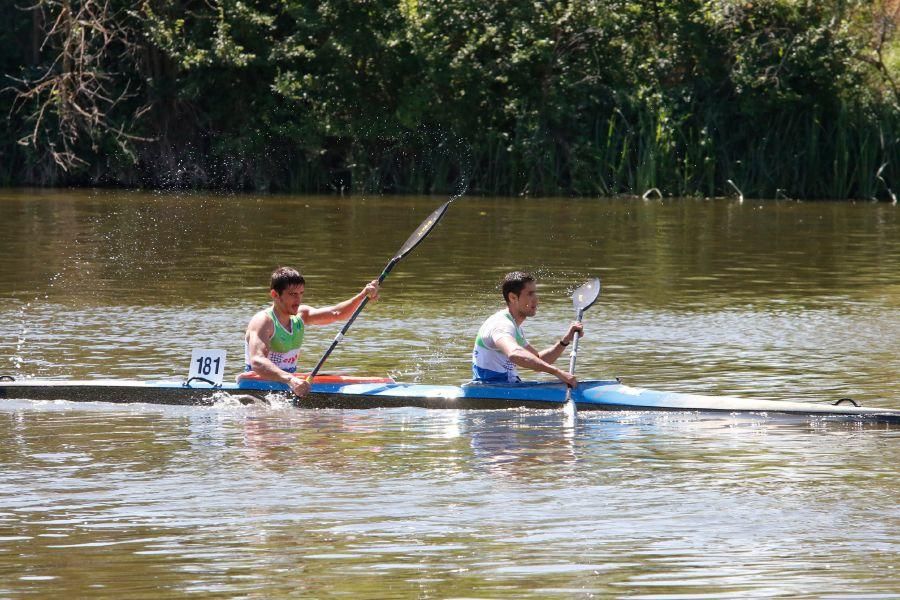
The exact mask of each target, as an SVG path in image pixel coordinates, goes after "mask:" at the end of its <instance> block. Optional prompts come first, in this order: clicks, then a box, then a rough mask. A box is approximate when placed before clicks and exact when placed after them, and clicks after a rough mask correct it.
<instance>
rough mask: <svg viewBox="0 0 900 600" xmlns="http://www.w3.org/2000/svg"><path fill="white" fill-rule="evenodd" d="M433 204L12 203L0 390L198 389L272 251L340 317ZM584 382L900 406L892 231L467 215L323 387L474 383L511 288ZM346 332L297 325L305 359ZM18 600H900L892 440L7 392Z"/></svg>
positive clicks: (806, 209)
mask: <svg viewBox="0 0 900 600" xmlns="http://www.w3.org/2000/svg"><path fill="white" fill-rule="evenodd" d="M443 200H444V199H442V198H367V199H360V198H357V199H347V198H344V199H341V198H319V197H248V196H209V195H156V194H122V193H119V192H115V193H113V192H72V191H57V192H44V191H13V192H5V193H3V195H0V222H2V223H3V232H4V234H3V235H2V236H0V361H2V364H3V366H2V368H0V373H9V374H12V375H15V376H17V377H29V376H42V377H48V376H49V377H60V378H90V377H134V378H140V379H167V378H173V379H178V378H182V377H183V376H184V374H185V373H186V370H187V366H188V365H187V363H188V360H189V357H190V350H191V349H192V348H200V347H214V348H222V349H225V350H226V351H227V352H228V357H229V365H230V367H229V375H233V374H234V373H236V372H237V370H239V368H240V362H241V355H242V345H241V333H242V331H243V328H244V326H245V325H246V321H247V319H248V318H249V316H250V315H251V314H252V313H253V312H254V311H255V310H257V309H258V308H259V307H261V306H263V305H264V304H265V301H266V294H265V292H266V290H265V287H266V279H267V276H268V273H269V271H271V268H272V267H273V266H275V265H278V264H292V265H297V266H299V267H301V268H302V269H303V271H304V273H305V274H306V276H307V280H308V285H307V301H308V302H309V303H311V304H313V305H324V304H329V303H332V302H335V301H338V300H340V299H343V298H344V297H346V296H349V295H350V294H352V293H354V292H355V291H357V290H358V289H359V288H361V287H362V285H363V283H364V282H365V281H367V280H369V279H371V278H374V277H375V276H377V275H378V273H379V272H380V271H381V269H382V268H383V267H384V265H385V264H386V262H387V261H388V259H389V258H390V257H391V256H392V254H393V252H395V251H396V250H397V249H398V248H399V246H400V245H401V244H402V243H403V241H404V240H405V239H406V238H407V237H408V235H409V234H410V233H411V232H412V231H413V230H414V229H415V227H416V225H418V224H419V222H420V221H421V220H422V218H424V217H425V216H426V215H427V214H428V213H429V212H430V211H431V210H433V209H434V208H435V207H437V206H438V205H439V204H440V203H441V202H442V201H443ZM514 268H529V269H532V270H534V271H535V272H536V273H537V274H538V275H539V276H540V277H541V287H540V291H541V306H540V310H539V314H538V316H537V317H536V318H535V319H533V320H529V321H528V322H527V323H526V326H525V328H526V332H527V333H528V335H529V338H530V339H531V340H532V342H533V343H534V344H535V345H536V346H544V345H548V344H549V343H551V342H552V341H553V340H554V339H555V338H556V337H557V336H558V335H559V334H560V333H561V332H562V330H563V328H564V326H565V324H566V323H567V321H568V320H570V319H571V318H572V306H571V301H570V300H569V298H568V292H569V290H571V289H572V288H574V287H575V286H577V285H578V284H580V283H581V282H583V281H584V280H585V279H586V278H587V277H589V276H593V275H599V276H600V277H601V278H602V280H603V294H602V296H601V299H600V301H599V302H598V303H597V304H596V305H595V306H594V307H593V308H591V309H590V311H589V312H588V314H587V316H586V318H585V321H586V327H587V328H588V335H587V337H586V338H585V339H584V341H583V345H582V347H581V349H580V352H579V359H578V373H579V374H581V375H582V376H584V377H606V376H613V375H619V376H622V377H623V378H624V379H625V380H626V381H627V382H629V383H633V384H635V385H644V386H647V387H654V388H660V389H678V390H683V391H701V392H706V393H729V394H737V395H745V396H748V397H759V398H772V399H777V400H787V399H802V400H823V399H834V398H838V397H842V396H852V397H854V398H856V399H858V400H861V401H862V402H863V403H864V404H867V405H870V406H889V407H900V383H898V373H900V343H898V340H900V219H898V213H897V209H896V207H891V206H885V205H871V204H860V205H851V204H835V203H821V204H799V203H774V202H764V203H761V202H749V201H748V202H745V203H744V204H737V203H735V202H733V201H698V200H677V201H665V202H662V203H660V202H649V203H646V202H642V201H633V200H615V201H612V200H555V199H543V200H495V199H482V198H463V199H461V200H459V201H457V202H455V203H454V205H453V206H452V207H451V209H450V211H449V212H448V213H447V216H446V217H445V219H444V220H443V221H442V223H441V224H440V225H439V227H438V228H437V229H436V230H435V231H434V232H433V234H432V236H431V237H429V238H428V240H426V242H425V243H424V244H423V245H422V246H420V247H419V248H417V249H416V251H415V252H414V253H413V254H412V255H410V256H409V257H407V258H406V259H404V261H403V262H402V263H401V264H400V265H398V267H397V268H396V269H395V271H394V272H393V273H392V274H391V275H390V277H389V278H388V280H387V282H386V284H385V286H384V292H383V299H382V301H381V302H379V303H378V304H377V305H374V306H371V307H370V308H367V309H366V312H365V313H364V315H363V316H362V317H361V318H360V319H359V321H358V322H357V323H356V324H355V325H354V327H353V329H352V330H351V333H350V335H349V336H348V338H347V339H346V340H345V341H344V342H343V343H342V344H341V346H339V348H338V350H337V351H336V352H335V354H334V355H333V356H332V358H331V359H330V360H329V363H328V369H329V370H331V371H339V372H347V373H357V374H382V373H389V374H391V375H393V376H395V377H396V378H398V379H402V380H406V381H420V382H428V383H458V382H461V381H464V380H466V379H467V377H468V356H469V353H470V351H471V344H472V339H473V337H474V334H475V331H476V330H477V328H478V325H479V324H480V322H481V320H483V318H484V317H486V316H487V315H488V314H489V313H490V312H491V311H493V310H494V309H495V308H496V307H498V306H499V294H498V291H497V281H498V279H499V278H500V276H502V274H503V273H504V272H505V271H508V270H511V269H514ZM336 331H337V328H336V327H322V328H311V329H310V331H309V333H308V335H307V340H308V343H307V351H306V354H305V358H304V362H305V366H307V367H309V366H311V365H312V364H314V363H315V360H316V359H317V358H318V355H319V354H320V353H321V352H322V351H323V350H324V349H325V347H326V346H327V344H328V343H329V342H330V340H331V338H332V337H333V336H334V333H335V332H336ZM0 440H2V444H0V597H4V598H5V597H25V596H34V595H36V596H39V597H64V596H65V597H83V596H91V597H98V598H121V597H123V596H127V597H133V598H142V597H146V598H167V597H172V598H175V597H183V596H185V595H188V594H190V595H191V596H194V597H249V598H271V597H298V598H301V597H302V598H319V597H328V596H350V597H372V598H410V597H434V598H444V597H490V598H497V597H506V598H522V597H534V598H544V597H587V596H589V595H591V594H593V595H595V596H597V597H643V598H679V597H698V596H700V597H703V596H705V597H715V598H721V597H735V598H745V597H772V596H779V595H781V596H786V597H821V596H826V597H827V596H832V597H867V598H871V597H886V598H888V597H896V596H897V595H898V594H900V583H898V579H900V578H898V577H897V569H900V559H898V556H900V508H898V503H897V498H898V492H900V484H898V483H897V481H898V477H897V466H896V465H898V464H900V429H897V428H896V426H894V427H893V428H892V427H891V426H884V425H881V426H876V425H860V424H854V423H834V422H822V421H819V420H810V419H767V418H764V417H760V416H748V417H734V416H716V417H711V416H709V415H705V416H704V415H696V414H640V413H636V414H629V413H604V414H587V413H580V414H579V418H578V420H577V421H576V422H575V423H574V425H573V424H572V423H568V422H567V421H566V419H565V417H564V415H563V414H561V413H557V412H552V411H550V412H546V411H535V412H529V411H426V410H420V409H391V410H371V411H332V410H322V411H302V410H296V409H292V408H286V407H272V408H262V407H238V406H233V405H231V404H230V403H228V402H227V401H223V402H222V403H220V404H219V405H217V406H214V407H206V408H203V407H162V406H151V405H134V406H127V407H122V406H111V405H104V404H76V403H71V402H50V403H38V402H31V401H28V400H4V401H0Z"/></svg>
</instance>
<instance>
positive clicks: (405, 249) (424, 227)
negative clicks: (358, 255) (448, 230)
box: [306, 197, 456, 383]
mask: <svg viewBox="0 0 900 600" xmlns="http://www.w3.org/2000/svg"><path fill="white" fill-rule="evenodd" d="M455 199H456V197H453V198H451V199H450V200H447V201H446V202H444V203H443V204H442V205H441V206H440V207H438V209H437V210H435V211H434V212H433V213H431V214H430V215H428V218H426V219H425V220H424V221H422V224H421V225H419V227H418V228H416V230H415V231H414V232H413V234H412V235H411V236H409V239H407V240H406V241H405V242H404V243H403V245H402V246H400V250H398V251H397V254H395V255H394V258H392V259H391V260H390V261H389V262H388V264H387V266H386V267H385V268H384V270H383V271H382V272H381V275H380V276H379V277H378V283H379V284H380V283H381V282H382V281H384V278H385V277H387V276H388V273H390V272H391V270H392V269H393V268H394V266H395V265H396V264H397V263H398V262H400V259H402V258H403V257H404V256H406V255H407V254H409V253H410V252H412V251H413V249H414V248H415V247H416V246H418V245H419V244H420V243H421V242H422V240H424V239H425V236H426V235H428V234H429V233H430V232H431V230H432V229H434V227H435V225H437V223H438V221H440V220H441V217H443V216H444V213H445V212H447V209H448V208H449V207H450V203H451V202H453V201H454V200H455ZM368 303H369V297H368V296H366V297H365V298H363V301H362V302H361V303H360V304H359V306H357V307H356V310H355V311H354V312H353V314H352V315H350V318H349V319H347V322H346V323H344V326H343V327H342V328H341V331H340V332H339V333H338V334H337V335H336V336H334V341H332V342H331V345H330V346H329V347H328V350H326V351H325V354H323V355H322V358H320V359H319V363H318V364H317V365H316V367H315V368H314V369H313V370H312V371H310V373H309V375H307V377H306V381H307V382H309V383H312V380H313V377H315V376H316V374H317V373H318V372H319V369H321V368H322V365H323V364H325V361H326V360H327V359H328V357H329V356H330V355H331V353H332V352H333V351H334V349H335V348H336V347H337V345H338V344H339V343H340V342H341V340H342V339H344V334H345V333H347V330H348V329H350V326H351V325H353V321H355V320H356V317H358V316H359V313H361V312H362V309H363V308H365V306H366V304H368Z"/></svg>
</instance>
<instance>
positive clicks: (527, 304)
mask: <svg viewBox="0 0 900 600" xmlns="http://www.w3.org/2000/svg"><path fill="white" fill-rule="evenodd" d="M537 307H538V293H537V284H536V283H535V282H533V281H529V282H528V283H526V284H525V287H523V288H522V291H521V292H520V293H519V294H518V295H516V294H510V295H509V308H510V309H511V310H513V311H515V312H517V313H518V314H520V315H524V316H526V317H533V316H534V315H536V314H537Z"/></svg>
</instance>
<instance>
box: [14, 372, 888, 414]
mask: <svg viewBox="0 0 900 600" xmlns="http://www.w3.org/2000/svg"><path fill="white" fill-rule="evenodd" d="M9 379H10V378H8V377H4V378H3V380H0V399H4V398H9V399H13V398H15V399H27V400H69V401H76V402H114V403H130V402H143V403H153V404H184V405H209V404H213V403H215V402H217V401H219V400H220V399H222V398H223V397H231V398H233V399H237V400H238V401H240V402H242V403H244V404H247V403H252V402H257V401H261V400H262V401H265V400H268V399H272V398H273V394H274V395H276V396H278V397H281V398H285V399H289V400H290V401H291V402H293V403H294V404H295V405H296V406H298V407H301V408H351V409H365V408H386V407H398V406H412V407H422V408H461V409H502V408H517V407H526V408H560V407H562V406H563V405H564V403H565V399H566V388H565V386H564V385H563V384H562V383H556V382H546V383H545V382H532V383H516V384H484V383H469V384H465V385H461V386H456V385H423V384H412V383H397V382H395V381H393V380H392V379H390V378H379V377H374V378H373V377H344V376H334V375H332V376H325V377H316V379H315V380H314V381H313V384H312V389H311V391H310V393H309V394H308V395H306V396H304V397H303V398H296V397H295V396H293V394H291V392H290V390H289V389H288V387H287V386H286V385H284V384H282V383H277V382H272V381H264V380H252V379H251V380H243V381H241V382H240V383H239V384H235V383H223V384H221V385H216V384H213V383H211V382H207V381H203V380H197V379H194V380H189V381H188V382H181V381H135V380H121V379H117V380H109V379H97V380H68V381H67V380H52V379H25V380H12V381H11V380H9ZM572 398H573V399H574V401H575V403H576V406H577V407H578V409H579V410H607V411H610V410H611V411H701V412H719V413H774V414H790V415H802V416H835V417H845V418H851V419H859V420H865V421H875V422H888V423H897V424H900V410H896V409H888V408H875V407H862V406H857V405H856V403H854V402H852V401H845V402H840V403H836V404H819V403H813V402H790V401H780V400H754V399H749V398H739V397H734V396H704V395H698V394H687V393H681V392H665V391H655V390H649V389H644V388H638V387H632V386H629V385H625V384H623V383H622V382H621V381H619V380H594V381H582V382H580V383H579V385H578V387H577V388H576V389H575V390H574V391H573V392H572Z"/></svg>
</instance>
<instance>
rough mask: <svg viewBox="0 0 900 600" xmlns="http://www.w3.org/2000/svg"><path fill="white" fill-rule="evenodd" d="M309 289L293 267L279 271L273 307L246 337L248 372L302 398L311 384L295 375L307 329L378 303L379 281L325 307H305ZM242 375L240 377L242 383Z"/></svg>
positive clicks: (274, 276)
mask: <svg viewBox="0 0 900 600" xmlns="http://www.w3.org/2000/svg"><path fill="white" fill-rule="evenodd" d="M305 289H306V280H305V279H304V278H303V275H301V274H300V272H299V271H297V270H296V269H292V268H290V267H279V268H277V269H275V271H273V272H272V279H271V283H270V285H269V295H270V296H271V297H272V306H270V307H269V308H267V309H265V310H261V311H259V312H258V313H256V314H255V315H254V316H253V318H252V319H250V323H249V324H248V325H247V333H246V334H245V336H244V357H245V365H244V366H245V372H246V373H250V372H253V373H255V374H256V375H257V376H258V377H260V378H262V379H268V380H272V381H281V382H283V383H286V384H287V385H288V386H290V388H291V390H292V391H293V392H294V393H295V394H296V395H298V396H303V395H305V394H306V393H307V392H309V383H307V381H306V380H305V379H304V378H303V377H299V376H297V375H296V374H295V372H296V370H297V357H298V356H299V354H300V345H301V344H303V334H304V332H305V329H306V326H307V325H327V324H329V323H334V322H335V321H342V320H345V319H347V318H348V317H349V316H350V315H352V314H353V311H354V310H356V307H358V306H359V305H360V303H361V302H362V301H363V298H365V297H366V296H368V297H369V299H370V300H373V301H377V300H378V280H377V279H375V280H372V281H371V282H370V283H368V284H366V287H364V288H363V289H362V291H361V292H359V293H358V294H356V295H355V296H353V297H352V298H348V299H347V300H344V301H343V302H340V303H338V304H335V305H334V306H327V307H325V308H313V307H312V306H307V305H306V304H303V293H304V291H305ZM242 376H243V374H242V375H238V380H240V379H241V377H242Z"/></svg>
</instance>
